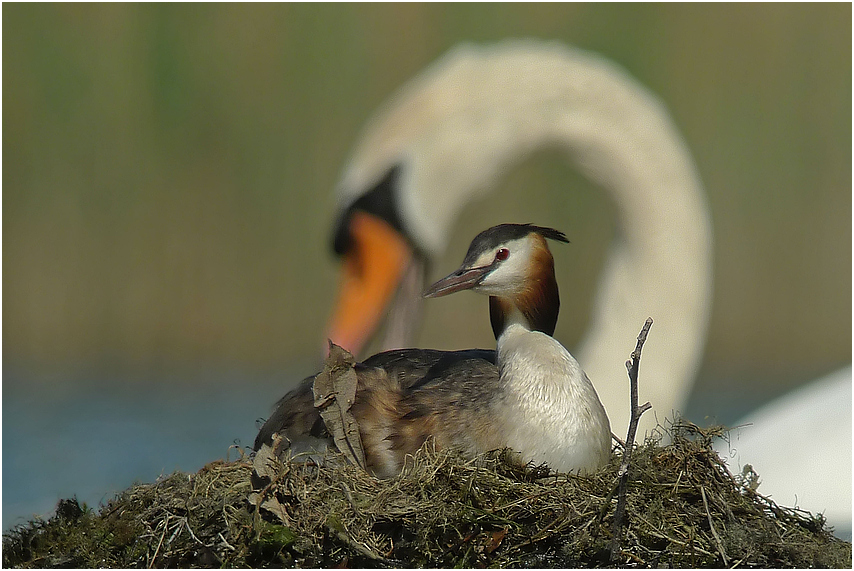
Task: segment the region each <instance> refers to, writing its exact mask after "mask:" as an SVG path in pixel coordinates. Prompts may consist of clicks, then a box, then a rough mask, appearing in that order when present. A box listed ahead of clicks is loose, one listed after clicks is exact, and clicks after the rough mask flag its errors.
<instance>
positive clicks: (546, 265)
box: [255, 224, 611, 477]
mask: <svg viewBox="0 0 854 571" xmlns="http://www.w3.org/2000/svg"><path fill="white" fill-rule="evenodd" d="M546 239H551V240H557V241H561V242H566V241H567V239H566V237H565V236H564V235H563V233H562V232H558V231H557V230H553V229H551V228H543V227H540V226H533V225H530V224H501V225H499V226H495V227H493V228H490V229H488V230H485V231H483V232H481V233H480V234H478V235H477V237H475V239H474V240H473V241H472V243H471V245H470V246H469V249H468V253H467V254H466V256H465V260H464V261H463V264H462V266H460V268H459V269H458V270H457V271H455V272H454V273H452V274H451V275H449V276H447V277H445V278H443V279H441V280H439V281H438V282H436V283H434V284H433V285H432V286H430V287H429V288H428V289H427V291H426V292H425V293H424V295H425V297H440V296H444V295H447V294H450V293H453V292H456V291H460V290H464V289H471V290H473V291H476V292H479V293H483V294H486V295H488V296H489V316H490V320H491V322H492V329H493V331H494V333H495V337H496V340H497V351H496V352H492V351H486V350H480V349H472V350H469V351H435V350H424V349H400V350H392V351H386V352H383V353H378V354H376V355H374V356H372V357H370V358H368V359H366V360H365V361H364V362H363V363H361V364H357V365H356V367H355V370H356V374H357V383H358V384H357V389H356V396H355V401H354V404H353V406H352V408H351V409H350V410H351V412H352V414H353V416H354V417H355V418H356V421H357V422H358V424H359V430H360V433H361V438H362V444H363V447H364V453H365V460H366V467H367V469H368V470H369V471H370V472H372V473H373V474H375V475H377V476H379V477H390V476H393V475H395V474H397V473H398V472H399V471H400V469H401V468H402V467H403V461H404V457H405V456H406V455H407V454H411V453H413V452H415V450H417V449H418V448H419V447H420V446H421V445H422V444H423V443H424V442H425V441H426V440H427V439H428V438H433V440H434V441H435V444H436V446H437V447H438V448H448V447H451V448H455V449H458V450H460V451H461V452H462V453H463V454H466V455H468V456H473V455H475V454H477V453H479V452H486V451H489V450H495V449H500V448H505V447H507V448H510V449H512V450H513V451H514V452H515V453H516V454H517V455H518V456H517V457H518V459H519V460H521V462H522V463H529V462H531V463H534V464H537V465H538V464H542V463H545V464H547V465H548V466H549V467H550V468H552V469H554V470H557V471H560V472H580V473H586V472H590V471H593V470H595V469H596V468H598V467H600V466H602V465H603V464H604V463H605V462H606V461H607V459H608V456H609V454H610V443H611V429H610V424H609V422H608V416H607V415H606V413H605V409H604V407H603V406H602V403H601V402H600V401H599V397H598V395H597V394H596V390H595V389H594V388H593V384H592V383H591V382H590V380H589V379H588V378H587V375H586V374H585V373H584V371H583V370H582V369H581V367H580V366H579V364H578V362H577V361H576V360H575V358H573V356H572V355H570V353H569V351H567V350H566V349H565V348H564V347H563V346H562V345H561V344H560V343H559V342H558V341H556V340H555V339H554V338H553V337H552V334H553V333H554V328H555V324H556V322H557V316H558V310H559V307H560V298H559V295H558V286H557V281H556V279H555V273H554V260H553V258H552V255H551V252H550V251H549V247H548V245H547V244H546ZM313 380H314V377H309V378H308V379H306V380H305V381H303V383H302V384H301V385H300V386H299V387H297V388H296V389H295V390H293V391H291V392H290V393H288V394H287V395H285V397H284V398H282V399H281V400H280V401H279V402H278V404H277V405H276V406H277V409H276V411H275V413H274V414H273V415H272V416H271V417H270V419H269V420H268V421H267V422H266V423H265V424H264V426H263V427H262V428H261V430H260V432H259V433H258V437H257V438H256V439H255V449H256V450H257V449H259V448H260V447H261V445H262V444H264V443H270V442H271V441H272V439H273V434H275V433H278V434H280V435H282V436H284V437H285V438H287V439H288V440H289V441H290V442H291V445H292V446H293V447H294V449H299V450H304V449H305V448H306V447H305V446H304V443H305V442H306V441H308V443H309V444H308V448H312V447H314V448H315V449H316V448H318V446H317V445H318V444H319V443H320V447H323V442H324V441H325V440H326V439H328V434H327V432H326V429H325V426H324V424H323V421H322V419H321V417H320V415H319V413H318V411H317V409H315V407H314V402H313V396H312V383H313Z"/></svg>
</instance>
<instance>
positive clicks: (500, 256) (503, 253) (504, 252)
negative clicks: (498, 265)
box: [495, 248, 510, 262]
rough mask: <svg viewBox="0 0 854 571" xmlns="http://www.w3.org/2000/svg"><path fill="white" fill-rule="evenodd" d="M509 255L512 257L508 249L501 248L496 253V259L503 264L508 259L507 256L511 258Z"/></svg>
mask: <svg viewBox="0 0 854 571" xmlns="http://www.w3.org/2000/svg"><path fill="white" fill-rule="evenodd" d="M509 255H510V250H508V249H507V248H499V250H498V251H497V252H495V259H496V260H498V261H500V262H503V261H504V260H506V259H507V256H509Z"/></svg>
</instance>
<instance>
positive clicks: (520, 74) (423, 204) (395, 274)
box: [329, 40, 712, 434]
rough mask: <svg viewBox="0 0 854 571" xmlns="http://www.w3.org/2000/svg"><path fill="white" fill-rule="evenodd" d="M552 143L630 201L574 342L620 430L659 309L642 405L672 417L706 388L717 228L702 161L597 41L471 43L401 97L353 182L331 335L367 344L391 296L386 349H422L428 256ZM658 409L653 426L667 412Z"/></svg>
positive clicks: (345, 179)
mask: <svg viewBox="0 0 854 571" xmlns="http://www.w3.org/2000/svg"><path fill="white" fill-rule="evenodd" d="M546 146H552V147H554V146H559V147H562V148H563V149H564V150H565V151H566V154H567V158H568V159H569V160H571V161H572V162H573V164H574V165H575V166H576V167H577V168H578V169H579V170H580V171H581V172H582V173H584V174H585V175H586V176H588V177H589V178H590V179H591V180H593V181H595V182H597V183H599V184H600V185H601V186H602V188H604V189H605V190H606V191H607V193H608V194H609V196H610V198H611V200H612V201H613V203H614V205H615V206H616V214H617V229H618V231H617V235H616V236H615V237H614V240H613V245H612V248H611V250H610V254H609V258H608V260H607V262H606V264H605V266H604V270H603V273H602V276H601V278H600V282H599V288H598V293H597V295H596V298H595V300H594V309H593V312H592V316H591V325H590V328H589V330H588V331H587V333H586V335H585V337H584V339H583V341H582V342H581V344H580V346H579V347H577V348H576V351H574V352H573V353H574V354H575V355H576V356H577V357H578V360H579V362H580V363H582V365H583V366H584V368H585V370H586V371H587V372H588V374H589V376H590V378H591V379H593V380H594V382H595V383H596V386H597V387H599V392H600V396H601V399H602V402H603V404H604V405H605V408H606V410H607V412H608V415H609V417H610V418H611V426H612V429H613V430H614V432H615V433H617V434H625V431H626V427H627V426H628V391H627V386H628V381H627V378H626V370H625V367H624V363H625V361H626V359H627V358H628V355H629V353H630V352H631V350H632V349H633V348H634V344H635V338H636V336H637V334H638V332H639V331H640V328H641V326H642V325H643V322H644V320H645V319H646V318H647V317H650V316H651V317H653V319H654V320H655V326H654V328H653V333H652V334H651V335H650V337H649V340H648V342H647V344H646V347H645V349H644V356H643V362H642V365H641V366H642V376H643V379H644V381H643V382H642V383H641V389H640V392H641V395H640V397H641V402H643V400H649V401H650V402H651V403H652V405H653V407H654V410H655V411H656V412H657V414H658V415H659V418H663V417H664V416H669V415H671V413H672V411H673V410H680V409H682V408H683V405H684V403H685V401H686V398H687V396H688V394H689V392H690V390H691V387H692V384H693V382H694V377H695V374H696V372H697V368H698V365H699V361H700V358H701V355H702V351H703V344H704V341H705V336H706V328H707V323H708V316H709V306H710V301H711V284H712V231H711V222H710V219H709V214H708V209H707V207H706V200H705V196H704V194H703V189H702V186H701V183H700V180H699V177H698V175H697V171H696V168H695V166H694V162H693V160H692V158H691V155H690V153H689V152H688V149H687V147H686V145H685V142H684V140H683V139H682V137H681V136H680V134H679V132H678V131H677V129H676V127H675V126H674V124H673V121H672V119H671V118H670V115H669V114H668V112H667V111H666V109H665V108H664V106H663V105H662V103H661V102H660V101H659V100H658V99H657V98H656V97H655V96H654V95H653V94H652V93H650V92H649V90H647V89H646V88H644V87H643V86H642V85H641V84H640V83H638V82H637V81H636V80H634V79H633V78H631V77H630V76H629V75H628V74H627V73H626V72H624V71H623V70H622V69H620V68H619V67H617V66H616V65H615V64H613V63H612V62H610V61H608V60H606V59H605V58H603V57H600V56H598V55H596V54H593V53H589V52H585V51H582V50H579V49H576V48H570V47H567V46H564V45H562V44H559V43H556V42H541V41H534V40H513V41H504V42H502V43H499V44H496V45H491V46H475V45H461V46H458V47H456V48H454V49H452V50H451V51H450V52H449V53H447V54H446V55H445V56H444V57H442V58H441V59H439V60H438V61H437V62H435V63H434V64H432V65H431V66H430V67H428V68H427V69H426V70H424V71H423V72H421V73H420V74H419V75H417V76H416V77H414V78H413V79H412V80H410V81H409V82H408V83H406V84H405V85H404V86H403V87H401V88H400V89H399V90H398V91H397V92H396V93H395V94H394V95H393V96H392V97H391V98H390V99H389V101H387V102H386V104H385V106H384V107H383V109H382V110H381V111H380V112H378V113H377V114H376V115H375V116H374V117H373V118H372V119H371V120H370V122H369V123H368V124H367V126H366V127H365V129H364V131H363V133H362V136H361V138H360V139H359V142H358V143H357V145H356V147H355V149H354V150H353V153H352V156H351V158H350V160H349V162H348V163H347V166H346V167H345V169H344V173H343V176H342V178H341V181H340V183H339V185H338V200H339V202H338V208H339V216H338V225H337V228H336V240H335V248H336V251H338V252H339V253H341V254H343V257H344V264H343V267H344V278H343V280H342V289H341V293H340V295H339V301H338V305H337V308H336V310H335V312H334V314H333V317H332V320H331V325H330V330H329V336H330V337H331V339H332V340H333V341H335V342H336V343H338V344H340V345H342V346H344V347H347V348H348V349H350V350H351V351H354V352H358V351H359V350H360V349H361V348H362V346H363V345H364V343H365V342H366V340H367V339H368V338H369V337H370V336H371V335H372V334H373V333H374V331H375V329H376V328H377V327H378V325H379V323H380V321H381V318H382V317H383V315H384V313H385V309H386V307H388V312H389V321H390V325H389V327H388V331H389V336H387V338H386V341H385V344H384V348H393V347H405V346H408V345H410V344H411V342H412V336H413V333H414V327H415V324H416V322H417V319H416V318H415V316H416V315H417V307H418V305H419V304H420V299H419V294H420V291H421V288H422V287H423V281H424V277H423V273H424V263H425V261H426V260H428V259H430V258H435V257H438V256H439V255H440V254H441V253H442V252H443V251H444V249H445V247H446V245H447V239H448V236H449V235H450V230H451V227H452V225H454V224H455V223H458V220H457V215H458V213H459V212H460V211H461V210H462V208H463V207H464V206H465V204H466V203H467V202H469V201H471V200H472V199H474V198H476V197H479V196H482V195H483V194H485V193H487V192H489V191H490V190H492V188H493V187H494V186H495V184H496V182H497V179H499V177H501V176H502V175H503V174H504V173H505V172H506V171H507V170H508V169H509V168H510V167H512V166H513V165H514V164H516V163H517V162H519V161H521V160H522V159H524V158H525V157H526V156H527V155H529V154H530V153H532V152H534V151H536V150H538V149H540V148H543V147H546ZM566 190H567V191H568V192H571V191H572V188H569V187H568V188H567V189H566ZM512 218H513V216H512V213H508V219H507V221H508V222H510V221H515V222H528V221H527V220H513V219H512ZM533 222H536V221H533ZM568 231H569V232H571V229H568ZM396 291H397V292H398V293H397V295H396V296H395V292H396ZM564 295H572V292H571V291H569V292H566V291H565V292H564ZM484 311H485V308H484ZM643 421H644V422H643V423H642V425H641V432H640V434H643V430H646V429H649V428H652V427H653V426H654V423H655V417H654V415H653V414H650V413H648V414H646V415H644V418H643Z"/></svg>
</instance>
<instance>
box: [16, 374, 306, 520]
mask: <svg viewBox="0 0 854 571" xmlns="http://www.w3.org/2000/svg"><path fill="white" fill-rule="evenodd" d="M13 375H14V373H12V374H10V373H9V372H8V371H4V390H3V497H2V500H3V529H4V530H7V529H9V528H10V527H13V526H15V525H18V524H21V523H24V522H26V521H28V520H30V519H32V518H33V517H34V516H43V517H45V516H49V515H50V514H51V512H52V511H53V510H54V508H55V507H56V502H57V501H58V500H59V499H61V498H69V497H72V496H76V497H77V498H78V499H79V500H80V501H81V502H86V503H87V504H88V505H89V506H91V507H97V506H98V505H99V504H101V503H104V502H106V501H107V500H109V499H110V498H111V497H113V496H114V495H115V494H117V493H118V492H120V491H122V490H124V489H125V488H127V487H128V486H130V485H131V484H133V483H134V482H153V481H155V480H156V479H157V478H158V477H159V476H161V475H167V474H170V473H172V472H173V471H175V470H182V471H187V472H195V471H197V470H199V469H200V468H201V467H202V466H204V465H205V464H207V463H208V462H211V461H213V460H216V459H219V458H226V457H229V458H231V459H234V458H236V457H237V456H238V451H237V450H234V449H232V450H229V447H231V446H232V445H239V446H248V447H251V445H252V442H253V441H254V439H255V434H256V433H257V430H258V428H257V426H256V419H258V418H261V417H266V416H267V415H268V414H269V413H270V410H271V408H272V406H273V404H274V403H275V401H276V399H278V398H279V397H281V396H282V395H283V394H284V393H285V392H286V391H287V390H288V389H289V388H290V384H293V383H295V382H296V381H298V380H299V379H301V378H302V377H304V376H305V375H302V374H299V373H296V374H293V375H284V374H283V375H280V376H277V378H265V379H258V378H252V379H247V378H245V377H244V378H241V377H240V376H238V375H234V376H230V378H228V379H226V378H222V377H224V376H223V375H221V374H220V375H218V376H219V377H221V378H219V379H214V380H212V381H211V380H208V381H207V382H202V381H199V382H178V381H176V382H173V383H163V382H157V383H151V384H150V385H148V386H146V385H145V384H144V383H140V382H134V383H132V384H131V385H130V387H131V388H128V386H122V385H120V384H116V383H113V384H109V383H95V384H94V385H91V386H90V387H89V388H87V389H86V390H85V391H77V392H70V391H64V392H60V393H57V392H54V391H51V390H45V388H41V387H40V388H38V389H36V390H32V389H30V390H28V389H27V388H26V387H28V386H31V387H32V386H38V385H33V384H28V383H27V379H22V378H20V377H18V378H15V377H14V376H13ZM7 387H14V388H12V389H8V388H7Z"/></svg>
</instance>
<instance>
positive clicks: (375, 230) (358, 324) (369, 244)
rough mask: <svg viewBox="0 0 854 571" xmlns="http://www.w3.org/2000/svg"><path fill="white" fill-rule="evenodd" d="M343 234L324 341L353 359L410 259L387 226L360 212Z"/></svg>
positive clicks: (398, 237)
mask: <svg viewBox="0 0 854 571" xmlns="http://www.w3.org/2000/svg"><path fill="white" fill-rule="evenodd" d="M349 231H350V239H351V243H350V247H349V248H348V250H347V251H346V252H345V253H344V256H343V257H344V260H343V274H342V279H341V285H340V287H339V291H338V301H337V302H336V304H335V310H334V311H333V313H332V318H331V319H330V323H329V329H328V337H329V339H331V340H332V342H333V343H335V344H336V345H340V346H341V347H344V348H345V349H347V350H348V351H350V352H351V353H353V354H354V355H358V353H359V351H361V349H362V348H363V347H364V346H365V344H366V343H367V342H368V340H369V339H370V337H371V335H373V333H374V331H375V330H376V329H377V327H378V326H379V323H380V320H381V318H382V317H383V316H384V315H385V310H386V306H387V305H388V304H389V303H390V301H391V298H392V296H393V295H394V294H395V292H396V290H397V287H398V284H399V282H400V280H401V278H402V276H403V273H404V271H405V269H406V267H407V266H408V264H409V262H410V260H411V259H412V248H411V246H410V245H409V244H408V243H407V241H406V240H405V239H404V237H403V236H401V234H400V233H399V232H398V231H397V230H395V229H394V228H393V227H392V226H391V225H390V224H389V223H388V222H386V221H384V220H382V219H380V218H378V217H376V216H374V215H372V214H368V213H365V212H360V211H356V212H354V213H353V214H352V217H351V219H350V221H349Z"/></svg>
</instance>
